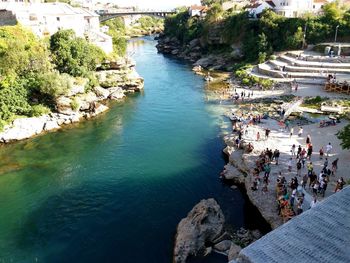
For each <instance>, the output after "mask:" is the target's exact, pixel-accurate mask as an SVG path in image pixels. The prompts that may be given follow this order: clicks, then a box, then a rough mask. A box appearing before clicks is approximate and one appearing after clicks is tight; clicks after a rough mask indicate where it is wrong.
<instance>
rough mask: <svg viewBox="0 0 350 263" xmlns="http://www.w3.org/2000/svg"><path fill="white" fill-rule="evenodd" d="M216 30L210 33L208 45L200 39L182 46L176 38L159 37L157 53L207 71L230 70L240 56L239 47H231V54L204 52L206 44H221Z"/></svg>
mask: <svg viewBox="0 0 350 263" xmlns="http://www.w3.org/2000/svg"><path fill="white" fill-rule="evenodd" d="M218 32H219V31H218V28H216V29H214V30H213V31H212V32H210V34H209V37H208V43H203V42H202V41H201V40H200V39H193V40H192V41H190V42H189V43H188V44H186V45H183V44H181V42H180V41H179V40H178V39H177V38H176V37H168V36H165V35H160V36H159V38H158V44H157V46H156V47H157V49H158V52H160V53H163V54H168V55H172V56H176V57H178V58H181V59H185V60H187V61H190V62H192V63H194V66H199V65H200V66H201V67H203V68H205V69H209V70H228V71H230V70H232V64H233V62H234V59H237V58H240V57H241V56H242V54H241V53H242V52H241V49H240V48H239V46H232V52H226V53H223V54H215V55H207V54H206V52H204V51H205V50H206V49H207V48H206V45H207V44H212V45H217V44H222V42H223V39H222V38H221V37H220V36H219V35H218V34H217V33H218Z"/></svg>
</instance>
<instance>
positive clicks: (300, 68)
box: [269, 59, 350, 75]
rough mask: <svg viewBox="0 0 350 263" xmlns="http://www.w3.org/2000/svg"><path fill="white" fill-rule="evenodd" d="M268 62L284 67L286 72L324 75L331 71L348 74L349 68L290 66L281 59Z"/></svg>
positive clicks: (349, 72)
mask: <svg viewBox="0 0 350 263" xmlns="http://www.w3.org/2000/svg"><path fill="white" fill-rule="evenodd" d="M269 63H270V64H272V65H273V66H275V67H280V68H282V67H283V66H284V67H285V71H288V72H309V73H324V74H326V75H328V74H332V73H344V74H350V68H340V67H314V66H309V67H306V66H291V65H290V64H288V63H285V62H283V61H279V60H278V59H276V60H270V61H269Z"/></svg>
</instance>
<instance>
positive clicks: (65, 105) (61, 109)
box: [56, 96, 75, 115]
mask: <svg viewBox="0 0 350 263" xmlns="http://www.w3.org/2000/svg"><path fill="white" fill-rule="evenodd" d="M72 102H73V101H72V99H71V98H68V97H65V96H60V97H58V98H57V99H56V108H57V112H58V113H62V114H66V115H70V114H73V113H74V112H75V110H73V109H72Z"/></svg>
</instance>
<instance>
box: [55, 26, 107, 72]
mask: <svg viewBox="0 0 350 263" xmlns="http://www.w3.org/2000/svg"><path fill="white" fill-rule="evenodd" d="M50 50H51V53H52V62H53V63H54V64H55V66H56V68H57V70H58V71H59V72H61V73H67V74H69V75H72V76H74V77H80V76H84V77H87V76H88V73H89V72H90V71H93V70H95V69H96V66H97V64H100V63H101V62H102V61H103V60H105V58H106V54H105V53H104V52H103V51H102V50H101V49H100V48H98V47H97V46H95V45H92V44H90V43H88V42H87V41H86V40H85V39H83V38H80V37H76V36H75V33H74V31H73V30H60V31H58V32H56V33H55V34H53V35H52V36H51V38H50Z"/></svg>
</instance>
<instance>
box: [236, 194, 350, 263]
mask: <svg viewBox="0 0 350 263" xmlns="http://www.w3.org/2000/svg"><path fill="white" fill-rule="evenodd" d="M349 204H350V187H346V188H344V189H343V190H342V191H340V192H338V193H336V194H334V195H332V196H330V197H328V198H327V199H325V200H324V201H322V202H321V203H319V205H318V206H316V207H314V208H312V209H310V210H308V211H306V212H304V213H302V214H301V215H299V216H297V217H295V218H293V219H292V220H290V221H289V222H287V223H285V224H284V225H282V226H280V227H279V228H277V229H276V230H274V231H272V232H270V233H268V234H267V235H265V236H264V237H262V238H261V239H259V240H258V241H256V242H254V243H252V244H251V245H249V246H248V247H246V248H244V249H243V250H242V251H241V252H240V253H239V256H238V259H237V260H236V261H231V262H230V263H281V262H283V263H295V262H305V263H320V262H322V263H328V262H329V263H346V262H350V205H349Z"/></svg>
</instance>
